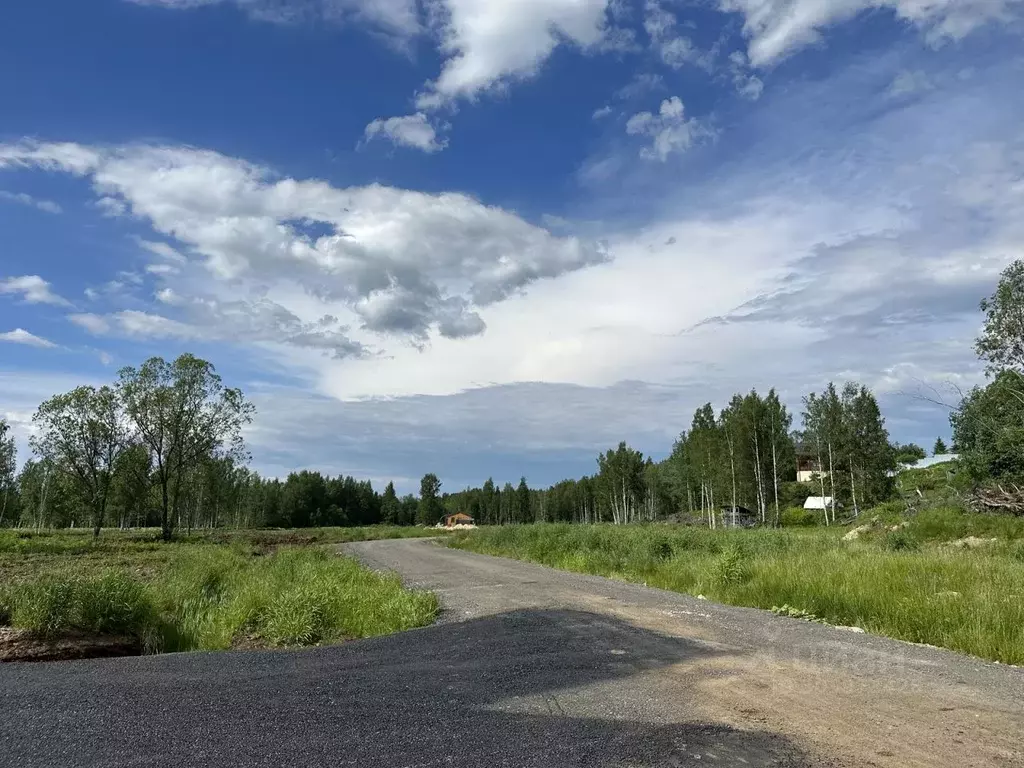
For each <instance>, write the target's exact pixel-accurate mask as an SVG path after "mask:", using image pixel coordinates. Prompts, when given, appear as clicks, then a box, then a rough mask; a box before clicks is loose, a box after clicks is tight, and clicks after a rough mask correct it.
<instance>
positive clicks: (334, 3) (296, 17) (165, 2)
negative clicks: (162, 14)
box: [127, 0, 421, 38]
mask: <svg viewBox="0 0 1024 768" xmlns="http://www.w3.org/2000/svg"><path fill="white" fill-rule="evenodd" d="M127 1H128V2H131V3H135V4H136V5H150V6H157V7H160V8H169V9H175V10H191V9H195V8H200V7H203V6H209V5H219V4H232V5H236V6H237V7H238V8H239V10H241V11H243V12H244V13H246V14H248V15H249V16H250V17H251V18H253V19H256V20H258V21H269V22H272V23H278V24H292V23H296V22H303V21H309V22H314V23H315V22H320V21H327V22H332V23H344V22H349V21H354V22H357V23H361V24H364V25H367V26H369V27H371V28H373V29H375V30H377V31H381V32H384V33H385V34H388V35H391V36H394V37H398V38H409V37H412V36H414V35H416V34H418V33H419V32H420V31H421V26H420V22H419V15H418V12H417V8H416V0H127Z"/></svg>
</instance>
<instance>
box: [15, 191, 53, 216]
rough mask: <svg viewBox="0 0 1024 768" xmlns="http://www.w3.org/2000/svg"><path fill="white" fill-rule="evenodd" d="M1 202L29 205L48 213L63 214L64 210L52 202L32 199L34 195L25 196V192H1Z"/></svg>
mask: <svg viewBox="0 0 1024 768" xmlns="http://www.w3.org/2000/svg"><path fill="white" fill-rule="evenodd" d="M0 200H7V201H9V202H12V203H20V204H21V205H28V206H31V207H32V208H38V209H39V210H40V211H45V212H46V213H61V212H62V210H63V209H62V208H61V207H60V206H59V205H57V203H55V202H53V201H52V200H40V199H39V198H37V197H32V195H28V194H25V193H24V192H7V191H5V190H0Z"/></svg>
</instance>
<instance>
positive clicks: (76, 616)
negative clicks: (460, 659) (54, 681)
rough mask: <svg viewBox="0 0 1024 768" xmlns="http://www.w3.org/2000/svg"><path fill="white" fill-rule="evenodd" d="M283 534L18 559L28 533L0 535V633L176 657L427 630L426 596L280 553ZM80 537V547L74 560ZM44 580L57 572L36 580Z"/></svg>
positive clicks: (291, 549) (119, 545)
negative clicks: (100, 637) (72, 635)
mask: <svg viewBox="0 0 1024 768" xmlns="http://www.w3.org/2000/svg"><path fill="white" fill-rule="evenodd" d="M259 533H260V534H262V533H263V532H259ZM289 534H291V532H289V533H288V534H283V535H281V536H280V538H278V539H277V540H275V541H274V542H273V545H272V546H269V547H268V546H267V545H266V542H265V541H264V540H262V539H260V540H257V539H256V537H253V538H251V539H247V538H246V537H245V536H242V535H239V536H233V537H231V538H230V540H229V541H228V543H214V541H212V540H211V537H209V536H204V537H196V538H192V539H189V538H186V539H185V540H183V541H178V542H174V543H171V544H161V543H157V542H155V541H152V540H149V539H148V538H146V537H139V536H112V537H109V539H102V538H101V539H100V541H99V542H95V543H93V542H91V537H82V536H80V535H79V534H70V535H68V534H64V535H57V536H44V537H42V539H40V541H44V542H46V544H45V550H46V552H40V551H38V549H37V550H36V551H32V552H27V553H26V552H25V551H24V547H25V545H24V544H23V543H20V542H23V541H26V540H27V541H30V542H32V541H33V540H34V539H35V537H34V536H33V537H26V538H21V537H16V536H11V535H10V534H9V533H5V534H4V541H3V542H2V543H0V547H3V546H6V547H8V550H7V555H6V556H5V557H3V558H0V576H3V575H4V571H5V570H9V571H10V572H12V573H13V574H14V575H15V578H13V579H3V582H6V583H5V586H3V587H2V588H0V624H10V625H11V626H14V627H18V628H22V629H28V630H32V631H36V632H39V633H42V634H46V635H58V634H61V633H66V632H69V631H73V630H81V631H85V632H91V633H104V634H117V635H125V636H132V637H135V638H137V639H138V640H139V641H140V643H141V644H142V645H143V646H144V647H145V648H147V649H148V650H150V651H188V650H218V649H225V648H231V647H239V646H245V647H251V646H274V647H279V646H301V645H314V644H319V643H329V642H335V641H339V640H345V639H352V638H361V637H371V636H375V635H382V634H389V633H392V632H397V631H400V630H404V629H409V628H412V627H418V626H423V625H425V624H429V623H430V622H432V621H433V619H434V617H435V615H436V613H437V598H436V597H435V596H434V595H433V594H430V593H427V592H420V591H411V590H407V589H405V588H404V587H403V586H402V584H401V582H400V581H399V580H398V578H397V577H394V576H389V575H381V574H377V573H374V572H372V571H370V570H368V569H366V568H363V567H362V566H361V565H359V564H358V563H357V562H356V561H354V560H351V559H349V558H343V557H338V556H336V555H333V554H332V553H330V552H329V551H328V550H326V549H322V548H319V547H312V546H305V547H295V546H283V545H281V544H280V543H279V542H284V541H294V536H293V535H289ZM83 540H88V541H89V545H88V548H87V549H82V550H81V551H78V550H77V548H78V547H79V545H80V544H81V543H82V541H83ZM12 542H14V543H12ZM150 545H152V546H153V547H155V549H154V550H150V549H149V546H150ZM30 546H32V547H36V548H38V546H39V542H38V541H37V542H36V543H34V544H31V545H30ZM15 547H17V552H13V553H12V551H11V550H12V549H14V548H15ZM69 551H71V552H75V551H77V554H71V555H69V554H68V553H69ZM154 553H155V555H158V556H159V558H158V559H156V558H155V555H154ZM54 572H60V573H62V574H66V575H62V576H61V577H59V578H58V577H53V576H49V575H47V573H54Z"/></svg>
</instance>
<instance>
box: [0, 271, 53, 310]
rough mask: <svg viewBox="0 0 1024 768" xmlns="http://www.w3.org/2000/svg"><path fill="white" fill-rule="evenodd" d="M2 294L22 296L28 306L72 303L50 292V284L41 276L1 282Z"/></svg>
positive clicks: (13, 278)
mask: <svg viewBox="0 0 1024 768" xmlns="http://www.w3.org/2000/svg"><path fill="white" fill-rule="evenodd" d="M0 294H6V295H14V296H21V299H22V301H24V302H25V303H26V304H53V305H55V306H59V307H67V306H70V305H71V304H70V302H69V301H67V300H66V299H64V298H61V297H60V296H58V295H57V294H55V293H54V292H53V291H51V290H50V284H49V283H48V282H46V281H45V280H43V278H41V277H40V276H39V275H22V276H21V277H8V278H6V279H4V280H0Z"/></svg>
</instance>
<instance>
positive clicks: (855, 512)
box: [850, 456, 860, 517]
mask: <svg viewBox="0 0 1024 768" xmlns="http://www.w3.org/2000/svg"><path fill="white" fill-rule="evenodd" d="M850 494H851V495H852V496H853V516H854V517H860V508H859V507H858V506H857V483H856V481H855V480H854V477H853V457H852V456H851V457H850Z"/></svg>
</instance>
